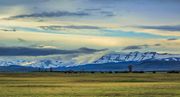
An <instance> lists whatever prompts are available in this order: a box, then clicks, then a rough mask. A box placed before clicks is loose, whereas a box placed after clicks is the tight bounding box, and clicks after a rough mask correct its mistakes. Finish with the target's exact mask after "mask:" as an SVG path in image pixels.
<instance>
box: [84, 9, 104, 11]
mask: <svg viewBox="0 0 180 97" xmlns="http://www.w3.org/2000/svg"><path fill="white" fill-rule="evenodd" d="M100 10H102V9H101V8H86V9H84V11H100Z"/></svg>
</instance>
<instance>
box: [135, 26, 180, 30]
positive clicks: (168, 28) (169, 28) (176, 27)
mask: <svg viewBox="0 0 180 97" xmlns="http://www.w3.org/2000/svg"><path fill="white" fill-rule="evenodd" d="M137 27H139V28H143V29H155V30H163V31H180V25H174V26H170V25H167V26H137Z"/></svg>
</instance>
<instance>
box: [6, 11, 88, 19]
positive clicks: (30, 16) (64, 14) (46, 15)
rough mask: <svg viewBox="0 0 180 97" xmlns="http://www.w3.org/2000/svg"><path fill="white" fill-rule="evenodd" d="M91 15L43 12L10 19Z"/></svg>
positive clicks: (85, 14)
mask: <svg viewBox="0 0 180 97" xmlns="http://www.w3.org/2000/svg"><path fill="white" fill-rule="evenodd" d="M89 15H90V14H89V13H85V12H69V11H57V12H42V13H32V14H22V15H16V16H11V17H9V18H8V19H19V18H37V17H41V18H43V17H65V16H80V17H81V16H89Z"/></svg>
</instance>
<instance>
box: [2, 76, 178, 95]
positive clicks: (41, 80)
mask: <svg viewBox="0 0 180 97" xmlns="http://www.w3.org/2000/svg"><path fill="white" fill-rule="evenodd" d="M0 97H180V74H167V73H157V74H151V73H144V74H135V73H130V74H128V73H119V74H100V73H95V74H88V73H82V74H63V73H1V74H0Z"/></svg>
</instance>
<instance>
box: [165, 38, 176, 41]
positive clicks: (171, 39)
mask: <svg viewBox="0 0 180 97" xmlns="http://www.w3.org/2000/svg"><path fill="white" fill-rule="evenodd" d="M167 40H168V41H173V40H178V39H177V38H169V39H167Z"/></svg>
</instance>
